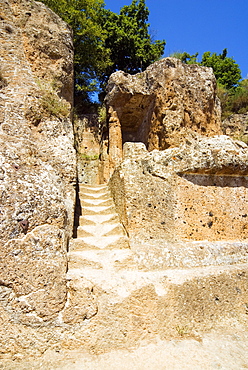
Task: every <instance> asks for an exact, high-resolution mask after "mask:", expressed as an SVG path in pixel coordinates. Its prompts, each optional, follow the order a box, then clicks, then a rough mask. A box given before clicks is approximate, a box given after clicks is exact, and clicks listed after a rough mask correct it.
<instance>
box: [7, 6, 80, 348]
mask: <svg viewBox="0 0 248 370" xmlns="http://www.w3.org/2000/svg"><path fill="white" fill-rule="evenodd" d="M0 8H1V10H0V37H1V42H0V73H1V75H0V76H1V77H0V78H1V81H2V83H1V90H0V163H1V168H0V197H1V199H0V217H1V222H0V233H1V240H0V271H1V275H0V302H1V303H0V317H1V325H0V338H1V343H2V344H1V352H2V353H6V354H9V355H10V354H11V353H12V354H13V353H16V352H18V351H22V350H23V349H24V348H26V349H28V348H29V350H30V351H31V352H32V350H31V348H32V349H33V351H34V352H35V350H37V349H38V348H39V350H42V344H41V342H40V343H39V344H37V343H35V342H36V340H35V339H34V338H35V337H36V335H34V337H33V338H32V328H42V327H43V326H46V325H47V324H48V323H51V322H56V320H58V314H59V312H60V311H61V309H62V308H63V307H64V306H65V303H66V300H67V288H66V279H65V277H66V270H67V257H66V252H67V247H68V241H69V238H70V237H71V236H72V229H73V216H74V202H75V190H74V186H73V185H74V184H75V180H76V157H75V150H74V148H73V142H74V138H73V130H72V123H71V119H70V112H71V104H72V100H73V95H72V91H73V45H72V35H71V30H70V29H69V27H68V26H67V25H66V24H65V23H64V22H63V21H62V20H61V19H60V18H59V17H58V16H57V15H55V14H54V13H53V12H52V11H50V10H49V9H47V8H46V7H45V6H44V5H43V4H41V3H36V2H33V1H29V0H21V1H14V0H13V1H12V0H2V1H1V6H0ZM30 338H31V339H30ZM46 340H47V339H46ZM46 340H44V342H46ZM30 343H33V347H32V345H30ZM21 348H22V349H21ZM35 348H36V349H35Z"/></svg>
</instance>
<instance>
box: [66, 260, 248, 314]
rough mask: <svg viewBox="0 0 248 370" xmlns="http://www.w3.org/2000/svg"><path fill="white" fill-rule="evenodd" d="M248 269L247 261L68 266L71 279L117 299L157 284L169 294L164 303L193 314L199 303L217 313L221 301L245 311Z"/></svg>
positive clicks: (158, 291) (164, 294) (162, 294)
mask: <svg viewBox="0 0 248 370" xmlns="http://www.w3.org/2000/svg"><path fill="white" fill-rule="evenodd" d="M95 263H96V264H99V265H97V266H100V265H101V262H99V261H95ZM247 273H248V265H247V264H240V265H234V266H221V267H220V266H209V267H204V268H192V269H168V270H157V271H140V270H138V269H126V268H123V269H120V270H118V269H111V268H108V267H105V268H99V267H93V266H89V265H88V266H85V268H77V267H76V265H75V267H72V268H70V269H69V270H68V273H67V279H68V280H72V279H78V278H80V277H82V278H84V279H86V280H87V281H89V282H91V284H92V285H93V286H95V287H97V288H100V289H101V290H102V291H104V292H105V293H106V294H108V295H109V297H110V296H111V294H112V295H113V296H112V297H113V299H114V300H117V301H118V300H123V298H126V297H128V296H129V295H131V294H132V292H134V291H138V290H139V289H141V288H144V287H148V286H151V285H153V286H154V288H155V291H156V294H157V295H158V296H159V297H164V298H165V300H164V304H165V306H166V307H168V308H169V310H171V309H172V308H173V307H177V309H179V311H178V313H179V314H181V315H182V316H183V315H185V316H187V314H188V310H191V311H192V312H191V313H190V315H194V312H193V311H195V310H196V306H197V307H198V310H199V313H198V314H199V315H203V316H204V315H206V313H207V312H212V313H214V312H215V310H216V309H218V310H219V305H221V304H223V306H224V307H225V305H229V306H230V309H232V305H234V304H235V305H236V306H237V307H238V308H239V309H240V310H243V313H244V314H245V313H246V310H247V308H246V304H245V303H244V302H247V299H248V292H247V289H246V284H247V281H246V279H247V277H246V276H247ZM242 295H243V296H244V298H243V299H244V302H243V304H242V298H241V297H242ZM210 305H212V308H211V310H210V309H209V306H210ZM205 306H206V307H205ZM242 306H244V307H242ZM203 307H205V309H203ZM210 319H211V317H210Z"/></svg>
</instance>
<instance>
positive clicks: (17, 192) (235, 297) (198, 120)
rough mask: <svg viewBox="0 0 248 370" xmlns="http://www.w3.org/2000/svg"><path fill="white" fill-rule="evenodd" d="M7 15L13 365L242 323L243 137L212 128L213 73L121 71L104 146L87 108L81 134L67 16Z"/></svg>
mask: <svg viewBox="0 0 248 370" xmlns="http://www.w3.org/2000/svg"><path fill="white" fill-rule="evenodd" d="M0 17H1V18H0V25H1V30H0V32H1V33H0V36H1V43H0V47H1V55H0V57H1V64H0V69H1V71H0V72H1V74H0V89H1V90H0V99H1V100H0V122H1V126H0V141H1V145H0V161H1V169H0V191H1V192H0V195H1V203H0V206H1V208H0V212H1V213H0V215H1V224H0V232H1V241H0V243H1V246H0V247H1V248H0V271H1V275H0V324H1V325H0V340H1V346H0V351H1V352H0V356H1V357H2V358H8V357H10V358H12V359H13V360H15V361H14V363H12V365H13V366H10V367H7V368H10V369H11V368H13V369H14V368H15V369H16V368H18V364H19V363H18V362H17V360H18V359H19V358H21V357H22V356H36V357H38V356H39V355H41V354H42V353H44V352H46V351H47V350H48V349H49V350H50V351H51V353H52V356H54V354H56V353H62V352H63V351H64V350H73V351H74V350H78V351H79V352H80V353H82V351H83V350H87V351H89V352H90V353H93V354H97V353H100V352H101V353H102V352H108V351H111V350H113V349H123V348H126V349H130V348H133V347H135V346H138V345H139V343H140V342H141V341H142V340H145V341H155V340H156V338H158V339H159V340H161V339H162V340H164V339H169V340H171V338H181V339H182V338H184V337H185V336H188V337H190V338H195V339H197V340H199V341H201V340H202V336H203V335H204V333H206V332H209V331H211V330H212V329H213V328H214V329H215V328H217V327H219V328H221V330H222V331H224V332H225V330H227V329H228V330H229V332H232V333H233V332H234V329H232V325H233V326H234V327H235V329H236V328H237V327H239V328H240V327H241V329H242V330H243V328H247V302H248V290H247V276H248V271H247V261H248V243H247V240H248V225H247V220H248V209H247V200H248V199H247V198H248V193H247V185H248V184H247V175H248V158H247V146H246V144H244V143H243V142H239V141H233V140H231V139H230V138H228V137H227V136H216V134H219V133H220V132H221V130H220V109H219V101H218V99H217V98H216V93H215V79H214V77H213V74H212V72H211V70H210V69H207V68H203V67H198V66H187V65H183V64H181V62H179V61H177V60H175V59H165V60H162V61H160V62H157V63H155V64H154V65H152V66H150V67H149V68H148V69H147V71H145V72H144V73H142V74H139V75H136V76H127V75H125V74H123V73H122V72H118V73H116V74H114V75H113V76H112V77H111V79H110V84H109V93H108V95H107V98H106V99H107V100H106V101H107V104H108V113H109V115H110V117H109V120H110V122H109V132H107V131H106V127H104V130H105V131H104V130H103V131H104V132H103V134H102V143H101V147H100V143H99V132H98V122H97V121H96V122H95V118H94V117H90V118H89V117H88V118H87V117H81V118H82V119H79V120H78V121H76V122H75V124H74V137H73V129H72V124H71V120H70V112H71V110H70V108H71V104H72V77H73V76H72V69H73V66H72V54H73V53H72V38H71V36H72V35H71V32H70V29H69V28H68V27H67V25H66V24H65V23H64V22H62V21H61V20H60V19H59V18H58V17H57V16H56V15H55V14H54V13H53V12H51V11H50V10H49V9H47V8H46V7H45V6H44V5H43V4H41V3H35V2H33V1H29V0H2V2H1V11H0ZM74 139H75V147H76V149H77V152H78V153H77V155H78V158H77V159H78V167H77V170H76V154H75V151H74V149H73V143H74ZM108 140H109V141H108ZM130 141H131V142H130ZM123 143H124V150H123V153H124V160H123V161H122V159H123V158H122V154H123V153H122V144H123ZM99 154H100V158H99V169H100V175H101V176H102V180H103V181H104V180H108V178H109V173H112V172H113V174H112V176H111V179H110V181H109V184H108V185H106V184H104V185H98V186H94V185H96V184H94V183H95V182H98V181H99V176H98V173H97V162H96V161H98V159H96V158H97V156H98V155H99ZM93 161H95V162H94V164H92V163H90V162H93ZM111 161H112V162H111ZM118 164H120V165H119V166H117V165H118ZM109 166H110V170H109ZM83 171H84V172H83ZM76 172H78V177H76ZM77 180H78V181H77ZM76 182H79V184H77V185H78V186H77V190H78V191H77V207H76V209H75V190H74V189H75V187H74V185H75V184H76ZM80 182H84V184H80ZM86 183H87V184H86ZM110 190H111V193H110ZM111 194H112V197H111ZM113 200H114V202H115V204H114V203H113ZM74 211H75V223H74V226H75V227H74V235H73V236H74V238H72V231H73V230H72V229H73V218H74V217H73V216H74ZM120 221H121V223H120ZM67 252H69V253H67ZM235 333H236V332H235ZM47 352H48V351H47ZM54 358H55V357H54ZM40 366H43V362H42V360H41V361H40V363H39V367H40ZM24 368H25V369H26V368H28V367H26V366H25V365H24ZM48 368H51V366H50V367H48Z"/></svg>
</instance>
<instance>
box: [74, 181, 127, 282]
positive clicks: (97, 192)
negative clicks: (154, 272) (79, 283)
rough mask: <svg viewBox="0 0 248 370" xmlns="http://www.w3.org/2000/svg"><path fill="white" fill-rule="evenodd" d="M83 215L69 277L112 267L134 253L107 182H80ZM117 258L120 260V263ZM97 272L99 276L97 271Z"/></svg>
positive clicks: (80, 218)
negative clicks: (99, 183)
mask: <svg viewBox="0 0 248 370" xmlns="http://www.w3.org/2000/svg"><path fill="white" fill-rule="evenodd" d="M79 198H80V204H81V209H82V215H81V216H80V217H79V226H78V228H77V237H76V238H74V239H72V240H71V243H70V248H69V253H68V278H69V279H70V278H73V277H79V276H80V275H83V276H85V275H88V274H89V272H90V271H91V272H92V273H93V274H94V271H95V270H98V272H99V270H101V269H103V270H105V274H106V273H107V272H109V271H111V270H113V268H114V266H115V265H116V264H118V263H119V264H120V263H121V261H122V260H126V259H127V258H128V256H129V255H130V254H131V251H130V249H129V240H128V236H127V234H126V231H125V229H124V227H123V225H122V224H121V223H120V221H119V216H118V214H117V213H116V211H115V206H114V202H113V199H112V198H111V194H110V192H109V190H108V187H107V186H106V185H98V186H90V185H83V184H80V188H79ZM117 261H118V262H117ZM95 274H96V275H98V273H97V271H95Z"/></svg>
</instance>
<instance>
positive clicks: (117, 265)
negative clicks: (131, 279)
mask: <svg viewBox="0 0 248 370" xmlns="http://www.w3.org/2000/svg"><path fill="white" fill-rule="evenodd" d="M85 267H91V268H95V269H107V270H111V269H112V270H113V269H116V271H118V270H119V269H123V268H125V269H130V268H131V269H132V268H135V267H136V263H135V261H134V254H133V253H132V252H131V250H130V249H112V250H108V249H104V250H83V251H71V252H69V253H68V268H69V269H71V268H77V269H80V268H85Z"/></svg>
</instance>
